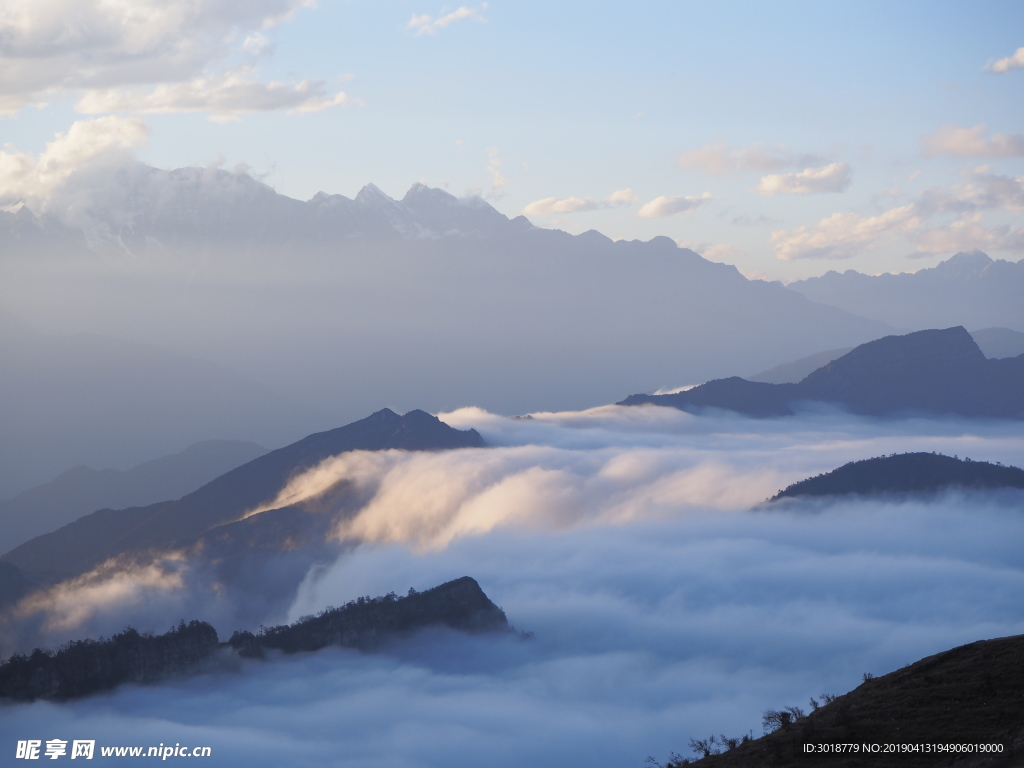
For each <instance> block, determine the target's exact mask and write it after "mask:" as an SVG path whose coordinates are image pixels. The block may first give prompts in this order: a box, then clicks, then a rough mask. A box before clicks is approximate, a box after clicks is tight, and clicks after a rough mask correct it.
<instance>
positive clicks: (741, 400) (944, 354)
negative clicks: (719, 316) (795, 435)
mask: <svg viewBox="0 0 1024 768" xmlns="http://www.w3.org/2000/svg"><path fill="white" fill-rule="evenodd" d="M804 402H819V403H831V404H835V405H839V406H841V407H843V408H845V409H847V410H849V411H850V412H851V413H857V414H864V415H873V416H883V415H899V414H910V413H918V414H948V415H958V416H967V417H974V418H1013V419H1019V418H1024V355H1021V356H1019V357H1014V358H1008V359H1004V360H989V359H987V358H986V357H985V355H984V354H982V352H981V350H980V349H979V348H978V345H977V344H976V343H975V342H974V339H972V338H971V335H970V334H969V333H968V332H967V331H966V330H964V329H963V328H960V327H957V328H948V329H945V330H928V331H918V332H916V333H910V334H907V335H906V336H887V337H885V338H882V339H878V340H876V341H872V342H868V343H867V344H862V345H860V346H858V347H856V348H855V349H853V350H852V351H851V352H848V353H846V354H845V355H843V356H842V357H840V358H838V359H836V360H833V361H832V362H830V363H828V364H827V365H825V366H823V367H821V368H819V369H817V370H816V371H814V372H813V373H811V374H809V375H808V376H807V377H806V378H804V379H803V380H802V381H800V382H799V383H797V384H765V383H761V382H752V381H747V380H746V379H741V378H739V377H732V378H729V379H718V380H714V381H709V382H707V383H706V384H701V385H700V386H698V387H694V388H692V389H689V390H686V391H683V392H676V393H674V394H667V395H632V396H630V397H628V398H626V399H625V400H623V401H622V402H621V403H619V405H642V404H645V403H652V404H655V405H665V406H670V407H673V408H679V409H682V410H690V411H695V410H701V409H706V408H719V409H723V410H730V411H736V412H739V413H744V414H748V415H750V416H785V415H791V414H793V413H794V410H793V409H794V407H798V404H799V403H804Z"/></svg>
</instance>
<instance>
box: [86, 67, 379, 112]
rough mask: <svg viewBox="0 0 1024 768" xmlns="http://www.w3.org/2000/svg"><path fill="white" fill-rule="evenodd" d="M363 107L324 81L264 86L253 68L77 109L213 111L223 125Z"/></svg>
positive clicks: (96, 93) (94, 97)
mask: <svg viewBox="0 0 1024 768" xmlns="http://www.w3.org/2000/svg"><path fill="white" fill-rule="evenodd" d="M359 103H361V102H359V101H358V100H353V99H351V98H349V97H348V96H347V95H346V94H345V93H343V92H338V93H335V94H333V95H331V94H328V93H327V91H326V90H325V87H324V82H323V81H319V80H317V81H312V80H303V81H302V82H299V83H277V82H269V83H264V82H261V81H260V80H258V79H256V78H255V77H254V73H253V71H252V70H251V69H249V68H242V69H238V70H235V71H232V72H226V73H222V74H219V75H216V76H213V77H198V78H194V79H192V80H189V81H186V82H180V83H171V84H164V85H158V86H156V87H155V88H151V89H144V90H143V89H124V88H111V89H106V90H93V91H87V92H86V93H85V95H84V96H83V97H82V98H81V99H80V100H79V102H78V104H76V105H75V107H76V109H77V110H78V111H79V112H82V113H84V114H88V115H95V114H102V113H105V112H136V113H148V114H163V113H168V112H209V113H210V115H211V119H213V120H215V121H218V122H224V121H226V120H234V119H238V117H239V115H243V114H248V113H253V112H270V111H276V110H287V111H289V112H291V113H299V114H305V113H309V112H319V111H320V110H323V109H329V108H330V107H337V106H345V105H349V104H359Z"/></svg>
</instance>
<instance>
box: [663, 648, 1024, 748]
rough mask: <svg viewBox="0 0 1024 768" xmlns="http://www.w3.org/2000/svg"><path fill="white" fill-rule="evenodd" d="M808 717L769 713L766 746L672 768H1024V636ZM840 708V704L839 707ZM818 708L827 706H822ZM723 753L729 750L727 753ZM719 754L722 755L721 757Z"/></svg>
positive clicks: (748, 743)
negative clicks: (904, 748)
mask: <svg viewBox="0 0 1024 768" xmlns="http://www.w3.org/2000/svg"><path fill="white" fill-rule="evenodd" d="M865 677H866V679H865V680H864V683H863V684H862V685H859V686H858V687H857V688H855V689H854V690H852V691H850V692H849V693H847V694H845V695H843V696H827V697H824V698H825V703H824V704H823V705H822V706H818V707H817V709H813V710H812V711H810V712H809V713H806V714H805V713H804V710H803V708H802V707H787V708H785V709H782V710H768V711H767V712H765V713H764V720H765V727H766V730H769V729H772V728H774V729H775V730H774V731H772V732H770V733H768V734H767V735H765V736H763V737H761V738H758V739H735V740H732V741H733V744H731V745H730V744H724V745H723V744H722V742H721V741H719V740H718V739H717V738H715V739H714V741H713V742H712V743H711V744H706V747H705V748H708V747H709V749H708V751H710V752H712V754H711V755H710V756H708V757H705V758H703V759H699V760H697V759H695V760H693V761H690V760H685V761H684V760H680V759H676V760H670V761H669V763H668V764H667V766H665V768H679V767H680V766H682V765H686V764H692V765H698V766H705V767H706V768H741V767H742V768H748V766H760V765H773V766H780V768H789V767H790V766H793V768H795V767H796V766H811V767H812V768H817V767H818V766H821V767H822V768H825V767H826V766H827V767H828V768H835V767H841V768H853V767H854V766H863V765H871V766H879V768H901V767H903V766H911V767H912V768H918V767H920V768H923V767H924V766H946V767H948V768H956V767H957V766H962V767H963V768H967V767H968V766H1004V765H1005V766H1012V765H1020V759H1021V756H1022V753H1024V699H1022V697H1021V695H1020V692H1021V690H1022V689H1024V635H1016V636H1014V637H1002V638H998V639H996V640H979V641H978V642H975V643H970V644H969V645H962V646H960V647H958V648H953V649H952V650H948V651H944V652H942V653H937V654H935V655H934V656H928V657H926V658H924V659H921V660H920V661H917V662H914V663H913V664H910V665H908V666H906V667H903V668H902V669H898V670H896V671H895V672H891V673H889V674H888V675H883V676H881V677H872V676H870V675H866V676H865ZM829 699H830V700H829ZM815 703H816V704H821V702H819V701H817V700H816V701H815ZM805 744H815V745H817V744H848V745H856V747H857V749H856V751H853V750H850V751H848V752H846V753H839V754H836V753H815V752H812V753H807V752H805V751H804V745H805ZM864 744H879V745H886V744H896V745H901V744H907V745H911V750H910V751H909V752H896V753H892V752H889V753H886V752H885V751H884V747H883V746H880V747H879V752H878V753H877V754H876V753H870V754H866V753H865V752H864V751H863V745H864ZM915 744H918V745H921V744H931V745H936V744H941V745H946V744H986V745H987V744H993V745H995V744H998V745H1000V747H1001V749H1000V750H999V751H998V752H993V753H981V752H977V751H976V752H973V753H972V752H966V753H964V752H956V751H932V752H930V753H928V752H926V751H925V750H923V749H916V750H915V749H914V748H913V745H915ZM723 747H726V749H724V750H723ZM715 752H719V754H714V753H715Z"/></svg>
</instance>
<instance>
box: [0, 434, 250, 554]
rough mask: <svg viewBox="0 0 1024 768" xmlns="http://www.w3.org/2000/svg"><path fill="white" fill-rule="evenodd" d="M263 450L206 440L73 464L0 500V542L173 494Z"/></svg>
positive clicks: (21, 540)
mask: <svg viewBox="0 0 1024 768" xmlns="http://www.w3.org/2000/svg"><path fill="white" fill-rule="evenodd" d="M266 452H267V449H266V448H263V447H261V446H259V445H256V444H255V443H247V442H241V441H238V440H208V441H206V442H202V443H196V444H195V445H191V446H189V447H188V448H186V449H185V450H183V451H181V452H180V453H176V454H174V455H172V456H164V457H163V458H160V459H154V460H153V461H147V462H146V463H144V464H140V465H138V466H137V467H133V468H131V469H129V470H125V471H123V472H122V471H121V470H117V469H102V470H96V469H90V468H89V467H75V468H73V469H69V470H68V471H67V472H64V473H62V474H60V475H58V476H57V477H56V478H55V479H54V480H52V481H50V482H49V483H47V484H46V485H41V486H39V487H38V488H32V489H30V490H27V491H24V492H23V493H20V494H18V495H17V496H15V497H14V498H13V499H11V500H9V501H5V502H3V503H0V542H2V546H4V547H6V548H7V549H8V550H10V549H13V548H14V547H16V546H18V545H19V544H22V543H24V542H26V541H28V540H29V539H32V538H35V537H36V536H40V535H42V534H44V533H48V532H49V531H52V530H55V529H57V528H60V527H61V526H63V525H67V524H68V523H70V522H72V521H74V520H77V519H78V518H79V517H81V516H82V515H85V514H88V513H89V512H92V511H94V510H97V509H124V508H126V507H142V506H146V505H148V504H154V503H156V502H159V501H164V500H167V499H178V498H180V497H182V496H184V495H185V494H186V493H189V492H190V491H194V490H196V489H197V488H199V487H201V486H203V485H206V483H208V482H210V481H211V480H213V479H214V478H216V477H219V476H220V475H222V474H224V473H225V472H228V471H230V470H232V469H234V468H235V467H237V466H240V465H241V464H245V463H246V462H249V461H252V460H253V459H255V458H258V457H260V456H262V455H263V454H265V453H266Z"/></svg>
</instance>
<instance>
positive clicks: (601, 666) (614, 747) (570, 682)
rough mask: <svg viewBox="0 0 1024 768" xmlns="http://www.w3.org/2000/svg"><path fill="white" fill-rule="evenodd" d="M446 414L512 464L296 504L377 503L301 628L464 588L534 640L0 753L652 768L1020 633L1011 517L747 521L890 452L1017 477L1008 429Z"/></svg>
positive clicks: (343, 660) (377, 659) (962, 501)
mask: <svg viewBox="0 0 1024 768" xmlns="http://www.w3.org/2000/svg"><path fill="white" fill-rule="evenodd" d="M443 418H444V420H445V421H447V422H448V423H450V424H452V425H454V426H458V427H467V426H474V427H476V428H477V429H479V430H480V431H481V433H482V434H483V435H484V437H485V439H486V440H488V442H489V443H490V444H491V445H492V446H494V447H492V448H489V449H481V450H477V449H471V450H459V451H448V452H440V453H430V454H408V453H403V452H397V451H396V452H385V453H381V454H377V455H372V454H352V455H350V456H349V457H348V458H347V459H346V458H345V457H339V458H337V459H334V460H331V461H329V462H325V463H324V465H323V466H321V467H320V468H318V469H317V470H315V471H314V472H312V473H310V474H309V475H308V476H306V477H305V478H297V479H296V480H295V481H294V482H293V483H292V484H290V486H289V488H288V489H286V490H284V491H283V493H286V494H288V498H289V499H293V500H294V499H299V498H303V496H304V494H308V493H313V492H314V491H315V489H316V487H318V486H320V485H325V486H326V485H329V484H330V482H332V481H334V480H335V479H337V478H339V477H344V478H346V479H349V480H353V481H356V482H362V483H364V484H365V488H367V489H369V491H370V492H371V493H372V500H371V501H370V502H369V504H368V505H367V506H366V507H365V508H363V510H362V511H361V512H360V513H359V514H358V515H357V516H356V517H355V518H352V519H351V520H350V521H349V523H348V524H347V525H348V526H349V527H347V528H346V529H345V530H344V531H341V532H340V533H343V534H344V535H346V536H348V537H352V538H355V539H358V540H360V541H361V542H362V543H360V544H359V545H358V546H356V547H355V548H354V549H351V550H349V551H348V552H346V554H344V555H342V556H341V557H339V558H338V559H337V561H336V562H334V563H333V564H332V565H328V566H321V567H318V568H315V569H313V570H312V571H310V572H309V573H308V574H307V576H306V579H305V581H304V583H303V585H302V587H301V588H300V590H299V593H298V595H297V596H296V598H295V599H294V601H293V604H292V605H291V608H290V610H289V616H288V618H290V619H295V618H297V617H299V616H300V615H303V614H306V613H310V612H314V611H317V610H320V609H322V608H323V607H324V606H326V605H328V604H340V603H343V602H345V601H346V600H349V599H352V598H355V597H357V596H359V595H364V594H371V595H375V594H382V593H385V592H388V591H392V590H394V591H397V592H402V591H405V590H406V589H408V588H409V587H410V586H412V587H415V588H417V589H424V588H426V587H429V586H433V585H435V584H438V583H441V582H443V581H446V580H448V579H451V578H455V577H458V576H462V575H467V574H468V575H471V576H473V577H475V578H476V579H477V580H478V581H479V582H480V584H481V586H482V587H483V588H484V590H485V591H486V592H487V594H488V595H489V596H490V597H491V598H492V599H493V600H494V601H495V602H497V603H498V604H499V605H500V606H501V607H502V608H503V609H504V610H505V611H506V612H507V614H508V616H509V619H510V621H511V622H512V623H513V624H515V625H516V626H517V628H519V629H524V630H530V631H533V632H534V633H535V635H536V637H535V638H534V639H533V640H527V641H524V640H520V639H518V638H514V637H508V638H488V637H477V638H467V637H461V636H452V635H447V634H444V633H438V634H433V635H428V636H426V637H424V638H421V639H420V640H418V641H416V642H412V643H404V644H397V645H396V646H394V647H393V648H391V649H390V651H389V652H388V653H386V654H383V655H377V656H362V655H359V654H357V653H347V652H341V651H333V650H332V651H326V652H322V653H318V654H313V655H310V656H303V657H294V658H288V659H283V660H278V661H274V662H271V663H265V664H257V663H253V664H249V663H246V664H244V665H243V666H242V668H241V669H240V670H239V669H234V670H222V671H217V672H212V673H210V674H206V675H201V676H198V677H195V678H191V679H188V680H183V681H177V682H173V683H170V684H166V685H161V686H159V687H144V688H138V687H127V688H124V689H121V690H119V691H117V692H115V693H113V694H109V695H106V696H101V697H95V698H92V699H90V700H88V701H85V702H74V703H70V704H67V705H53V704H48V703H37V704H33V705H28V706H25V705H20V706H16V707H9V708H6V710H5V711H4V716H3V717H2V718H0V748H7V746H8V745H9V744H10V745H13V740H16V739H24V738H42V739H46V738H96V739H97V740H98V741H99V742H100V743H102V744H108V745H109V744H135V743H137V744H139V745H143V744H147V745H148V744H150V743H152V744H153V745H155V744H158V743H160V742H164V743H174V742H180V743H182V744H203V745H210V746H212V747H213V754H214V757H215V758H219V761H223V764H243V763H244V764H247V765H254V766H262V765H268V766H269V765H279V764H282V763H285V762H286V763H288V764H291V765H310V766H312V765H322V764H331V765H353V766H355V765H360V766H365V765H379V766H384V765H387V766H407V765H408V766H412V765H417V766H424V765H426V766H441V765H444V766H458V765H467V766H468V765H480V764H493V765H498V766H505V765H508V766H518V765H524V764H530V765H538V766H546V765H551V766H554V765H564V764H566V763H567V762H572V763H574V764H575V763H580V764H587V765H595V766H624V765H625V766H628V765H636V766H639V765H641V764H642V762H643V760H644V758H645V757H646V756H647V755H648V754H652V755H654V756H656V757H658V758H660V759H664V758H666V757H667V755H668V753H669V751H671V750H676V751H685V745H686V742H687V739H688V738H689V737H691V736H701V737H703V736H707V734H709V733H719V732H725V733H726V734H728V735H738V734H741V733H744V732H746V731H748V730H750V729H753V730H754V731H755V735H757V733H758V728H759V723H760V714H761V712H762V711H763V710H764V709H765V708H767V707H770V706H782V705H800V706H806V702H807V698H808V697H809V696H812V695H815V696H817V695H819V694H821V693H822V692H829V693H841V692H845V691H847V690H849V689H851V688H853V687H855V686H856V685H857V684H858V683H859V681H860V677H861V675H862V674H863V673H864V672H872V673H875V674H881V673H885V672H888V671H891V670H892V669H895V668H898V667H899V666H901V665H903V664H906V663H909V662H911V661H913V660H915V659H917V658H920V657H922V656H924V655H927V654H930V653H934V652H937V651H940V650H942V649H945V648H948V647H952V646H955V645H957V644H961V643H965V642H969V641H972V640H975V639H980V638H984V637H995V636H1000V635H1007V634H1014V633H1020V632H1024V611H1022V610H1021V608H1020V606H1019V601H1018V600H1017V599H1016V597H1015V596H1016V595H1019V594H1020V591H1021V589H1022V588H1024V556H1022V554H1021V552H1020V547H1019V546H1018V544H1017V542H1019V541H1020V539H1021V536H1022V535H1024V510H1022V508H1021V507H1022V499H1021V496H1020V495H1019V494H1008V495H1002V494H991V495H972V496H963V495H958V494H956V493H951V494H947V495H945V496H942V497H939V498H937V499H932V500H917V501H905V502H895V501H889V502H885V501H854V500H838V501H832V502H820V501H819V502H817V503H815V504H808V505H801V504H797V505H793V506H788V507H775V508H757V509H754V510H750V509H749V507H750V506H751V505H752V504H755V503H757V502H758V501H760V500H762V499H764V498H765V497H766V496H767V495H769V494H771V493H773V492H774V491H775V490H777V489H778V488H779V487H781V486H782V485H784V484H786V483H788V482H791V481H793V480H796V479H799V478H802V477H805V476H807V475H808V474H814V473H816V472H820V471H823V470H826V469H831V468H833V467H835V466H838V465H840V464H842V463H844V462H845V461H848V460H851V459H856V458H864V457H866V456H872V455H879V454H885V453H892V452H897V451H906V450H937V451H940V452H944V453H949V454H958V455H960V456H965V455H969V456H971V457H972V458H975V459H987V460H1000V461H1003V462H1004V463H1012V464H1018V465H1019V464H1020V463H1022V461H1024V439H1022V438H1021V436H1020V434H1019V430H1017V429H1014V428H1013V426H1014V425H1010V426H1002V425H998V424H978V423H965V422H957V421H937V420H936V421H928V420H905V421H874V420H868V419H853V418H849V417H845V416H841V415H838V414H835V413H833V412H819V413H807V414H804V415H802V416H800V417H798V418H793V419H782V420H760V421H759V420H750V419H743V418H730V417H721V418H706V417H705V418H699V417H694V416H691V415H689V414H685V413H681V412H676V411H672V410H670V409H662V408H656V407H643V408H619V407H607V408H601V409H595V410H593V411H587V412H580V413H561V414H534V415H533V418H530V419H507V418H502V417H498V416H494V415H491V414H488V413H486V412H483V411H480V410H477V409H463V410H460V411H456V412H454V413H450V414H444V415H443ZM125 608H126V610H125V612H124V614H123V617H124V619H125V620H128V619H129V618H131V615H132V612H131V610H130V607H129V606H125ZM178 618H179V617H178V616H177V615H174V616H166V617H165V619H166V620H165V622H164V625H161V626H156V627H153V628H154V629H157V630H160V631H162V630H164V629H166V626H167V625H170V623H172V622H174V621H176V620H177V619H178ZM186 618H188V617H186ZM144 628H147V627H140V629H144ZM752 628H756V631H755V630H753V629H752ZM218 629H219V630H220V631H221V633H222V635H223V634H224V633H225V632H226V631H228V630H229V628H228V627H218ZM11 748H13V746H11ZM219 761H218V762H219Z"/></svg>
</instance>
